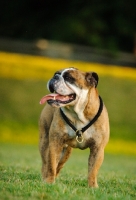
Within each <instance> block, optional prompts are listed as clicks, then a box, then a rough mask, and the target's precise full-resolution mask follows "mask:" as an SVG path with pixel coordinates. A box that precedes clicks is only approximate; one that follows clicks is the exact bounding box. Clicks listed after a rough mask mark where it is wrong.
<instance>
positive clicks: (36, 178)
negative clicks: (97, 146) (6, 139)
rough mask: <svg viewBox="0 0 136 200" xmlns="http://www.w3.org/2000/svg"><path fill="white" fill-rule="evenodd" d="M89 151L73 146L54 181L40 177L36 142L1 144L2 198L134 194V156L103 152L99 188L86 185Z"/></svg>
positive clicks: (105, 199)
mask: <svg viewBox="0 0 136 200" xmlns="http://www.w3.org/2000/svg"><path fill="white" fill-rule="evenodd" d="M87 158H88V151H87V150H85V151H81V150H74V151H73V154H72V156H71V157H70V159H69V160H68V162H67V163H66V164H65V166H64V168H63V169H62V171H61V173H60V176H59V177H58V178H57V180H56V183H55V184H53V185H48V184H45V183H43V182H42V181H41V175H40V168H41V162H40V157H39V152H38V147H37V146H36V145H17V144H16V145H13V144H10V145H9V144H8V145H5V144H2V145H1V146H0V199H1V200H7V199H9V200H12V199H13V200H24V199H30V200H36V199H39V200H42V199H47V200H48V199H49V200H52V199H55V200H60V199H62V200H64V199H66V200H67V199H70V200H77V199H83V200H89V199H93V200H97V199H99V200H115V199H118V200H119V199H120V200H122V199H123V200H130V199H135V198H136V173H135V169H136V161H135V157H133V156H126V155H112V154H106V155H105V161H104V163H103V165H102V167H101V169H100V171H99V175H98V183H99V188H98V189H91V188H88V185H87Z"/></svg>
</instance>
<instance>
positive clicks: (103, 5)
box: [0, 0, 136, 52]
mask: <svg viewBox="0 0 136 200" xmlns="http://www.w3.org/2000/svg"><path fill="white" fill-rule="evenodd" d="M135 34H136V1H135V0H129V1H128V0H114V1H109V0H69V1H60V0H22V1H19V0H1V1H0V37H11V38H17V39H25V40H33V39H37V38H45V39H50V40H57V41H63V42H70V43H78V44H84V45H90V46H92V47H97V48H104V49H109V50H112V51H116V50H123V51H127V52H133V50H134V49H133V48H134V37H135Z"/></svg>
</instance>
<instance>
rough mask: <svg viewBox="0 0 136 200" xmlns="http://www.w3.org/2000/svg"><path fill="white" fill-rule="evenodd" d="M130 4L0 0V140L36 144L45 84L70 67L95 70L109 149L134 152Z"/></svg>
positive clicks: (135, 63)
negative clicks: (107, 120)
mask: <svg viewBox="0 0 136 200" xmlns="http://www.w3.org/2000/svg"><path fill="white" fill-rule="evenodd" d="M135 7H136V2H135V0H130V1H127V0H123V1H117V0H114V1H112V2H109V1H107V0H103V1H101V0H95V1H93V0H90V1H88V0H84V1H83V0H78V1H77V0H73V1H65V2H64V1H59V0H58V1H54V0H23V1H16V0H12V1H10V0H4V1H1V2H0V142H1V143H19V144H38V119H39V116H40V112H41V110H42V108H43V106H41V105H39V101H40V99H41V97H42V96H44V95H45V94H47V93H48V91H47V90H46V83H47V81H48V79H50V77H51V76H52V74H53V73H54V72H55V71H56V70H58V69H61V68H65V67H69V66H74V67H77V68H79V69H81V70H84V71H96V72H97V73H98V74H99V77H100V82H99V86H98V89H99V93H100V95H101V96H102V98H103V100H104V102H105V104H106V106H107V108H108V111H109V117H110V124H111V139H110V142H109V145H108V146H107V150H106V151H107V152H109V153H125V154H133V155H136V150H135V145H136V134H135V131H136V125H135V120H136V117H135V116H136V106H135V102H136V69H135V67H136V13H135ZM115 146H116V148H115Z"/></svg>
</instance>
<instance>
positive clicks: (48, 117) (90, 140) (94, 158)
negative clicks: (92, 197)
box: [39, 68, 109, 187]
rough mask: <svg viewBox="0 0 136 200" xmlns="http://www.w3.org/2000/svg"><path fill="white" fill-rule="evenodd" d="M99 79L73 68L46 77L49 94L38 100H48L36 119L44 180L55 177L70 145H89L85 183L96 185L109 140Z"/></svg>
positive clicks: (49, 180) (84, 147) (68, 153)
mask: <svg viewBox="0 0 136 200" xmlns="http://www.w3.org/2000/svg"><path fill="white" fill-rule="evenodd" d="M98 80H99V77H98V75H97V73H95V72H82V71H80V70H78V69H76V68H67V69H63V70H60V71H57V72H56V73H55V74H54V75H53V77H52V78H51V79H50V80H49V82H48V84H47V87H48V90H49V91H50V94H48V95H46V96H44V97H43V98H42V99H41V101H40V104H44V103H45V102H47V104H46V105H45V107H44V109H43V111H42V113H41V116H40V120H39V128H40V141H39V149H40V154H41V158H42V177H43V180H45V182H47V183H53V182H54V181H55V178H56V177H57V175H58V174H59V172H60V170H61V168H62V167H63V165H64V163H65V162H66V161H67V159H68V158H69V156H70V154H71V151H72V148H79V149H86V148H89V149H90V155H89V162H88V185H89V186H90V187H98V184H97V173H98V170H99V168H100V166H101V164H102V162H103V159H104V148H105V146H106V144H107V142H108V140H109V119H108V113H107V110H106V107H105V105H104V103H103V100H102V98H101V97H100V96H99V94H98V90H97V85H98Z"/></svg>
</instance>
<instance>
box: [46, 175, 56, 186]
mask: <svg viewBox="0 0 136 200" xmlns="http://www.w3.org/2000/svg"><path fill="white" fill-rule="evenodd" d="M45 182H46V183H49V184H53V183H55V177H54V176H53V177H52V176H50V177H47V178H46V179H45Z"/></svg>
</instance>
